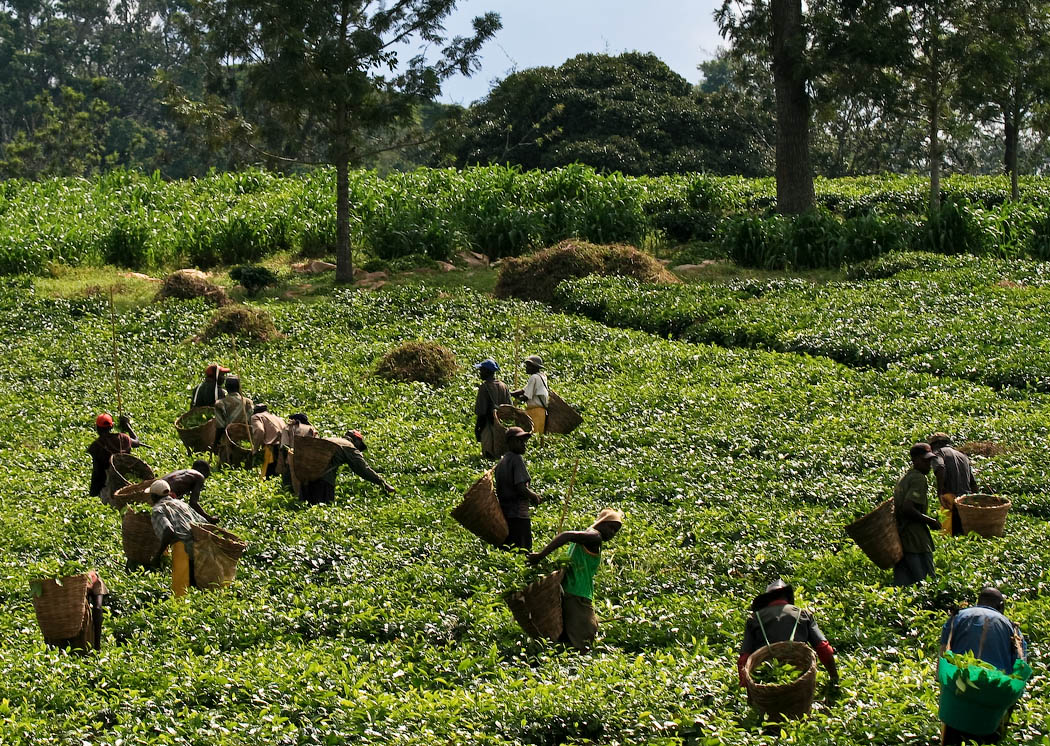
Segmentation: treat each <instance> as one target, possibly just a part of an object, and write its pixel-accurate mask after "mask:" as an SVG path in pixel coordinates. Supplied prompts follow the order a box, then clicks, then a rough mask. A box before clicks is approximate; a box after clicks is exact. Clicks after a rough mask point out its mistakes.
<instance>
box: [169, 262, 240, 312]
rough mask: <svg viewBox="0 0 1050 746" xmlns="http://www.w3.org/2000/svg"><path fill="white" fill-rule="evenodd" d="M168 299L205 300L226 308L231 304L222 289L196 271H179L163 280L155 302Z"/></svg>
mask: <svg viewBox="0 0 1050 746" xmlns="http://www.w3.org/2000/svg"><path fill="white" fill-rule="evenodd" d="M168 298H176V299H178V300H189V299H192V298H206V299H207V300H208V301H210V302H212V303H214V304H215V305H217V306H228V305H229V304H230V303H232V301H231V300H230V298H229V296H228V295H226V291H225V290H224V289H223V288H221V287H219V286H218V285H216V284H215V283H213V282H211V281H210V280H209V279H208V276H207V275H205V274H204V273H203V272H201V271H200V270H196V269H180V270H179V271H178V272H172V273H171V274H170V275H168V276H167V277H165V278H164V282H163V283H161V286H160V290H158V291H157V300H166V299H168Z"/></svg>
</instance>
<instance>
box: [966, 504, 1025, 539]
mask: <svg viewBox="0 0 1050 746" xmlns="http://www.w3.org/2000/svg"><path fill="white" fill-rule="evenodd" d="M1011 504H1012V503H1011V502H1010V501H1009V500H1007V499H1006V498H1005V497H999V496H998V495H980V494H972V495H962V496H960V497H957V498H956V499H955V505H956V507H957V508H958V510H959V520H960V521H961V522H962V530H963V533H964V534H968V533H970V532H971V531H973V532H974V533H975V534H980V535H981V536H984V537H985V538H991V537H993V536H1002V535H1003V529H1004V528H1005V527H1006V514H1007V513H1009V512H1010V505H1011Z"/></svg>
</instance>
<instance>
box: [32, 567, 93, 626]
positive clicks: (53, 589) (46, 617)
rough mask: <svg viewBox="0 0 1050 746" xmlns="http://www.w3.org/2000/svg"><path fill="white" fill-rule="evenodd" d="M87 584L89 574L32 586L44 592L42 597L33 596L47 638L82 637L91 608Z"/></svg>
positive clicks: (39, 622)
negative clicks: (37, 586)
mask: <svg viewBox="0 0 1050 746" xmlns="http://www.w3.org/2000/svg"><path fill="white" fill-rule="evenodd" d="M59 582H61V585H59ZM88 582H89V578H88V576H87V575H71V576H69V577H66V578H62V579H61V581H56V580H55V579H54V578H49V579H47V580H43V579H42V580H34V581H33V582H32V583H31V585H36V584H39V585H40V589H41V590H42V593H41V595H39V596H37V595H36V593H34V594H33V610H34V611H36V621H37V624H39V625H40V631H41V632H43V633H44V638H45V639H48V640H68V639H70V638H73V637H76V636H77V635H79V634H80V632H81V630H82V629H83V628H84V618H85V614H84V611H85V609H86V608H87V605H88V600H87V589H88Z"/></svg>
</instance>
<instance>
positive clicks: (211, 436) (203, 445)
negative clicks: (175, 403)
mask: <svg viewBox="0 0 1050 746" xmlns="http://www.w3.org/2000/svg"><path fill="white" fill-rule="evenodd" d="M200 414H209V415H211V419H210V420H208V421H207V422H205V423H204V424H202V425H197V426H196V427H183V426H182V424H181V423H182V422H183V421H184V419H189V418H190V416H191V415H200ZM175 432H177V433H178V434H179V440H181V441H182V444H183V445H184V446H186V448H187V450H189V451H192V452H194V453H206V452H208V451H210V450H211V448H212V446H213V445H214V444H215V407H194V408H193V409H191V410H190V411H189V412H186V413H184V414H181V415H179V418H178V419H177V420H175Z"/></svg>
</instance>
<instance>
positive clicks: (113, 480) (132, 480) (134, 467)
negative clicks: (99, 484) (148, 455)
mask: <svg viewBox="0 0 1050 746" xmlns="http://www.w3.org/2000/svg"><path fill="white" fill-rule="evenodd" d="M156 476H157V475H156V474H154V473H153V469H151V468H149V465H148V464H147V463H146V462H145V461H143V460H142V459H140V458H138V457H136V456H132V455H131V454H130V453H114V454H113V455H112V456H110V458H109V469H108V470H107V471H106V486H107V487H109V494H110V495H114V494H116V492H117V490H119V489H120V488H121V487H126V486H128V485H129V484H136V483H137V482H142V481H144V480H147V479H155V478H156Z"/></svg>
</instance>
